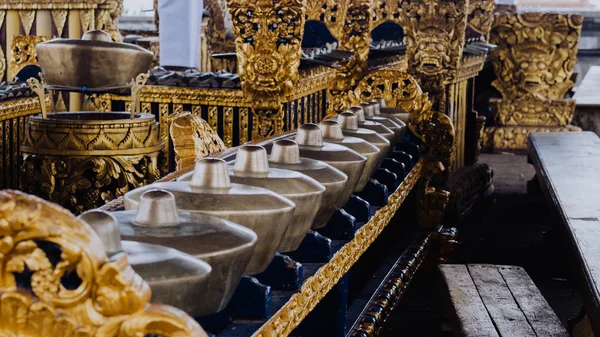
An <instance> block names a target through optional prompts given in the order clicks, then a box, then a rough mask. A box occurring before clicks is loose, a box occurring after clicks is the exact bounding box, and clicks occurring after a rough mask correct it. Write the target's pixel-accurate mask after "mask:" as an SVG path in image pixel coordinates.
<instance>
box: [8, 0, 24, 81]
mask: <svg viewBox="0 0 600 337" xmlns="http://www.w3.org/2000/svg"><path fill="white" fill-rule="evenodd" d="M20 34H21V19H20V18H19V12H18V11H16V10H8V11H6V79H7V80H9V81H12V80H13V79H14V77H15V75H16V74H13V73H12V70H11V67H10V64H11V61H12V55H11V54H12V53H11V52H10V46H11V45H12V41H13V36H15V35H20Z"/></svg>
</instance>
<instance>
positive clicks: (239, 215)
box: [125, 158, 295, 274]
mask: <svg viewBox="0 0 600 337" xmlns="http://www.w3.org/2000/svg"><path fill="white" fill-rule="evenodd" d="M189 178H190V179H191V180H190V181H177V182H166V183H155V184H152V185H149V186H145V187H142V188H138V189H136V190H134V191H131V192H129V193H126V194H125V208H126V209H128V210H131V209H136V208H137V207H138V204H139V200H140V197H141V195H142V194H143V193H144V192H146V191H148V190H151V189H163V190H167V191H169V192H171V193H172V194H173V195H174V196H175V201H176V203H177V208H178V209H180V210H182V211H187V212H192V213H200V214H205V215H212V216H216V217H219V218H223V219H226V220H230V221H232V222H234V223H238V224H240V225H242V226H244V227H247V228H249V229H251V230H253V231H254V232H255V233H256V235H257V236H258V241H257V243H256V249H255V250H254V254H253V255H252V258H251V260H250V263H249V264H248V267H247V268H246V273H247V274H259V273H261V272H263V271H264V270H265V269H266V268H267V266H268V265H269V263H270V262H271V260H272V259H273V256H275V253H276V250H277V246H279V243H280V242H281V238H282V237H283V234H284V233H285V231H286V230H287V228H288V225H289V223H290V221H291V219H292V216H293V215H294V209H295V204H294V203H293V202H291V201H290V200H288V199H287V198H285V197H283V196H281V195H279V194H277V193H275V192H273V191H271V190H268V189H265V188H260V187H254V186H248V185H242V184H232V183H231V180H230V178H229V174H228V167H227V163H225V161H224V160H221V159H215V158H204V159H201V160H199V161H197V162H196V167H195V169H194V172H193V174H192V175H191V176H190V177H189Z"/></svg>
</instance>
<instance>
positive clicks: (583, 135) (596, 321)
mask: <svg viewBox="0 0 600 337" xmlns="http://www.w3.org/2000/svg"><path fill="white" fill-rule="evenodd" d="M528 149H529V159H530V162H531V163H532V164H533V165H534V166H535V171H536V176H537V179H538V181H539V183H540V187H541V189H542V192H543V194H544V196H545V197H546V200H547V201H548V203H549V204H550V205H551V206H552V208H553V209H554V210H555V211H556V213H557V217H556V218H557V225H558V226H556V235H554V236H555V237H556V238H558V240H559V241H558V242H557V243H558V244H560V245H561V246H562V247H560V248H557V249H560V251H561V255H562V256H564V258H565V259H566V260H567V265H568V267H570V268H571V269H572V270H571V271H572V275H571V276H572V280H573V281H574V285H575V287H576V288H577V290H578V292H579V293H580V294H581V298H582V299H583V305H584V308H585V313H586V315H587V316H588V317H589V322H590V323H591V328H592V329H593V332H594V334H595V335H596V336H600V220H599V219H600V203H599V202H598V196H599V195H600V175H599V170H600V138H598V136H597V135H596V134H595V133H593V132H569V133H532V134H531V135H530V136H529V142H528Z"/></svg>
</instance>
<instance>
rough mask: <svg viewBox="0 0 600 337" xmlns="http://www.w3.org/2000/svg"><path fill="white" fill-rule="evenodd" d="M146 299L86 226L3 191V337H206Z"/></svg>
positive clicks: (122, 259) (145, 290)
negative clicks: (108, 257) (150, 336)
mask: <svg viewBox="0 0 600 337" xmlns="http://www.w3.org/2000/svg"><path fill="white" fill-rule="evenodd" d="M150 298H151V293H150V287H149V286H148V284H147V283H146V282H144V280H143V279H142V278H141V277H140V276H139V275H137V274H136V273H135V272H134V271H133V269H132V268H131V266H130V265H129V264H128V261H127V255H125V254H120V255H117V256H115V257H113V258H111V259H110V260H109V259H107V257H106V255H105V252H104V250H103V248H102V242H101V241H100V239H99V238H98V236H97V235H96V234H95V233H94V232H93V230H92V229H91V228H90V227H89V226H88V225H87V224H85V223H83V222H82V221H81V220H79V219H76V218H75V217H74V216H73V215H71V214H70V213H68V212H67V211H66V210H64V209H62V208H60V207H58V206H56V205H54V204H51V203H49V202H46V201H44V200H42V199H39V198H37V197H33V196H29V195H26V194H24V193H21V192H17V191H11V190H3V191H0V307H1V308H2V309H1V310H0V335H2V336H18V337H75V336H78V337H86V336H89V337H92V336H96V337H134V336H145V335H148V334H157V335H163V336H182V337H183V336H190V337H192V336H194V337H196V336H198V337H201V336H206V333H205V332H204V331H203V330H202V328H201V327H200V326H199V325H198V323H196V322H195V321H194V320H193V319H192V318H191V317H189V316H187V315H186V314H185V313H183V312H182V311H179V310H177V309H175V308H172V307H168V306H164V305H157V304H150V303H149V302H150Z"/></svg>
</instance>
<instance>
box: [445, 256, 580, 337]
mask: <svg viewBox="0 0 600 337" xmlns="http://www.w3.org/2000/svg"><path fill="white" fill-rule="evenodd" d="M439 271H440V273H441V276H442V280H443V283H444V285H443V286H442V291H443V297H444V300H445V307H446V308H447V310H448V313H449V315H448V316H449V318H450V323H451V325H452V330H453V332H454V335H455V336H477V337H500V336H501V337H525V336H534V337H535V336H537V337H548V336H552V337H558V336H565V337H566V336H569V334H568V333H567V331H566V329H565V328H564V327H563V325H562V324H561V322H560V320H559V319H558V317H557V316H556V314H555V313H554V311H552V308H550V306H549V305H548V302H546V300H545V299H544V297H543V296H542V294H541V293H540V291H539V290H538V289H537V287H536V286H535V284H534V283H533V281H532V280H531V278H530V277H529V275H527V273H526V272H525V270H523V268H521V267H514V266H495V265H480V264H470V265H464V264H444V265H440V266H439Z"/></svg>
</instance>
